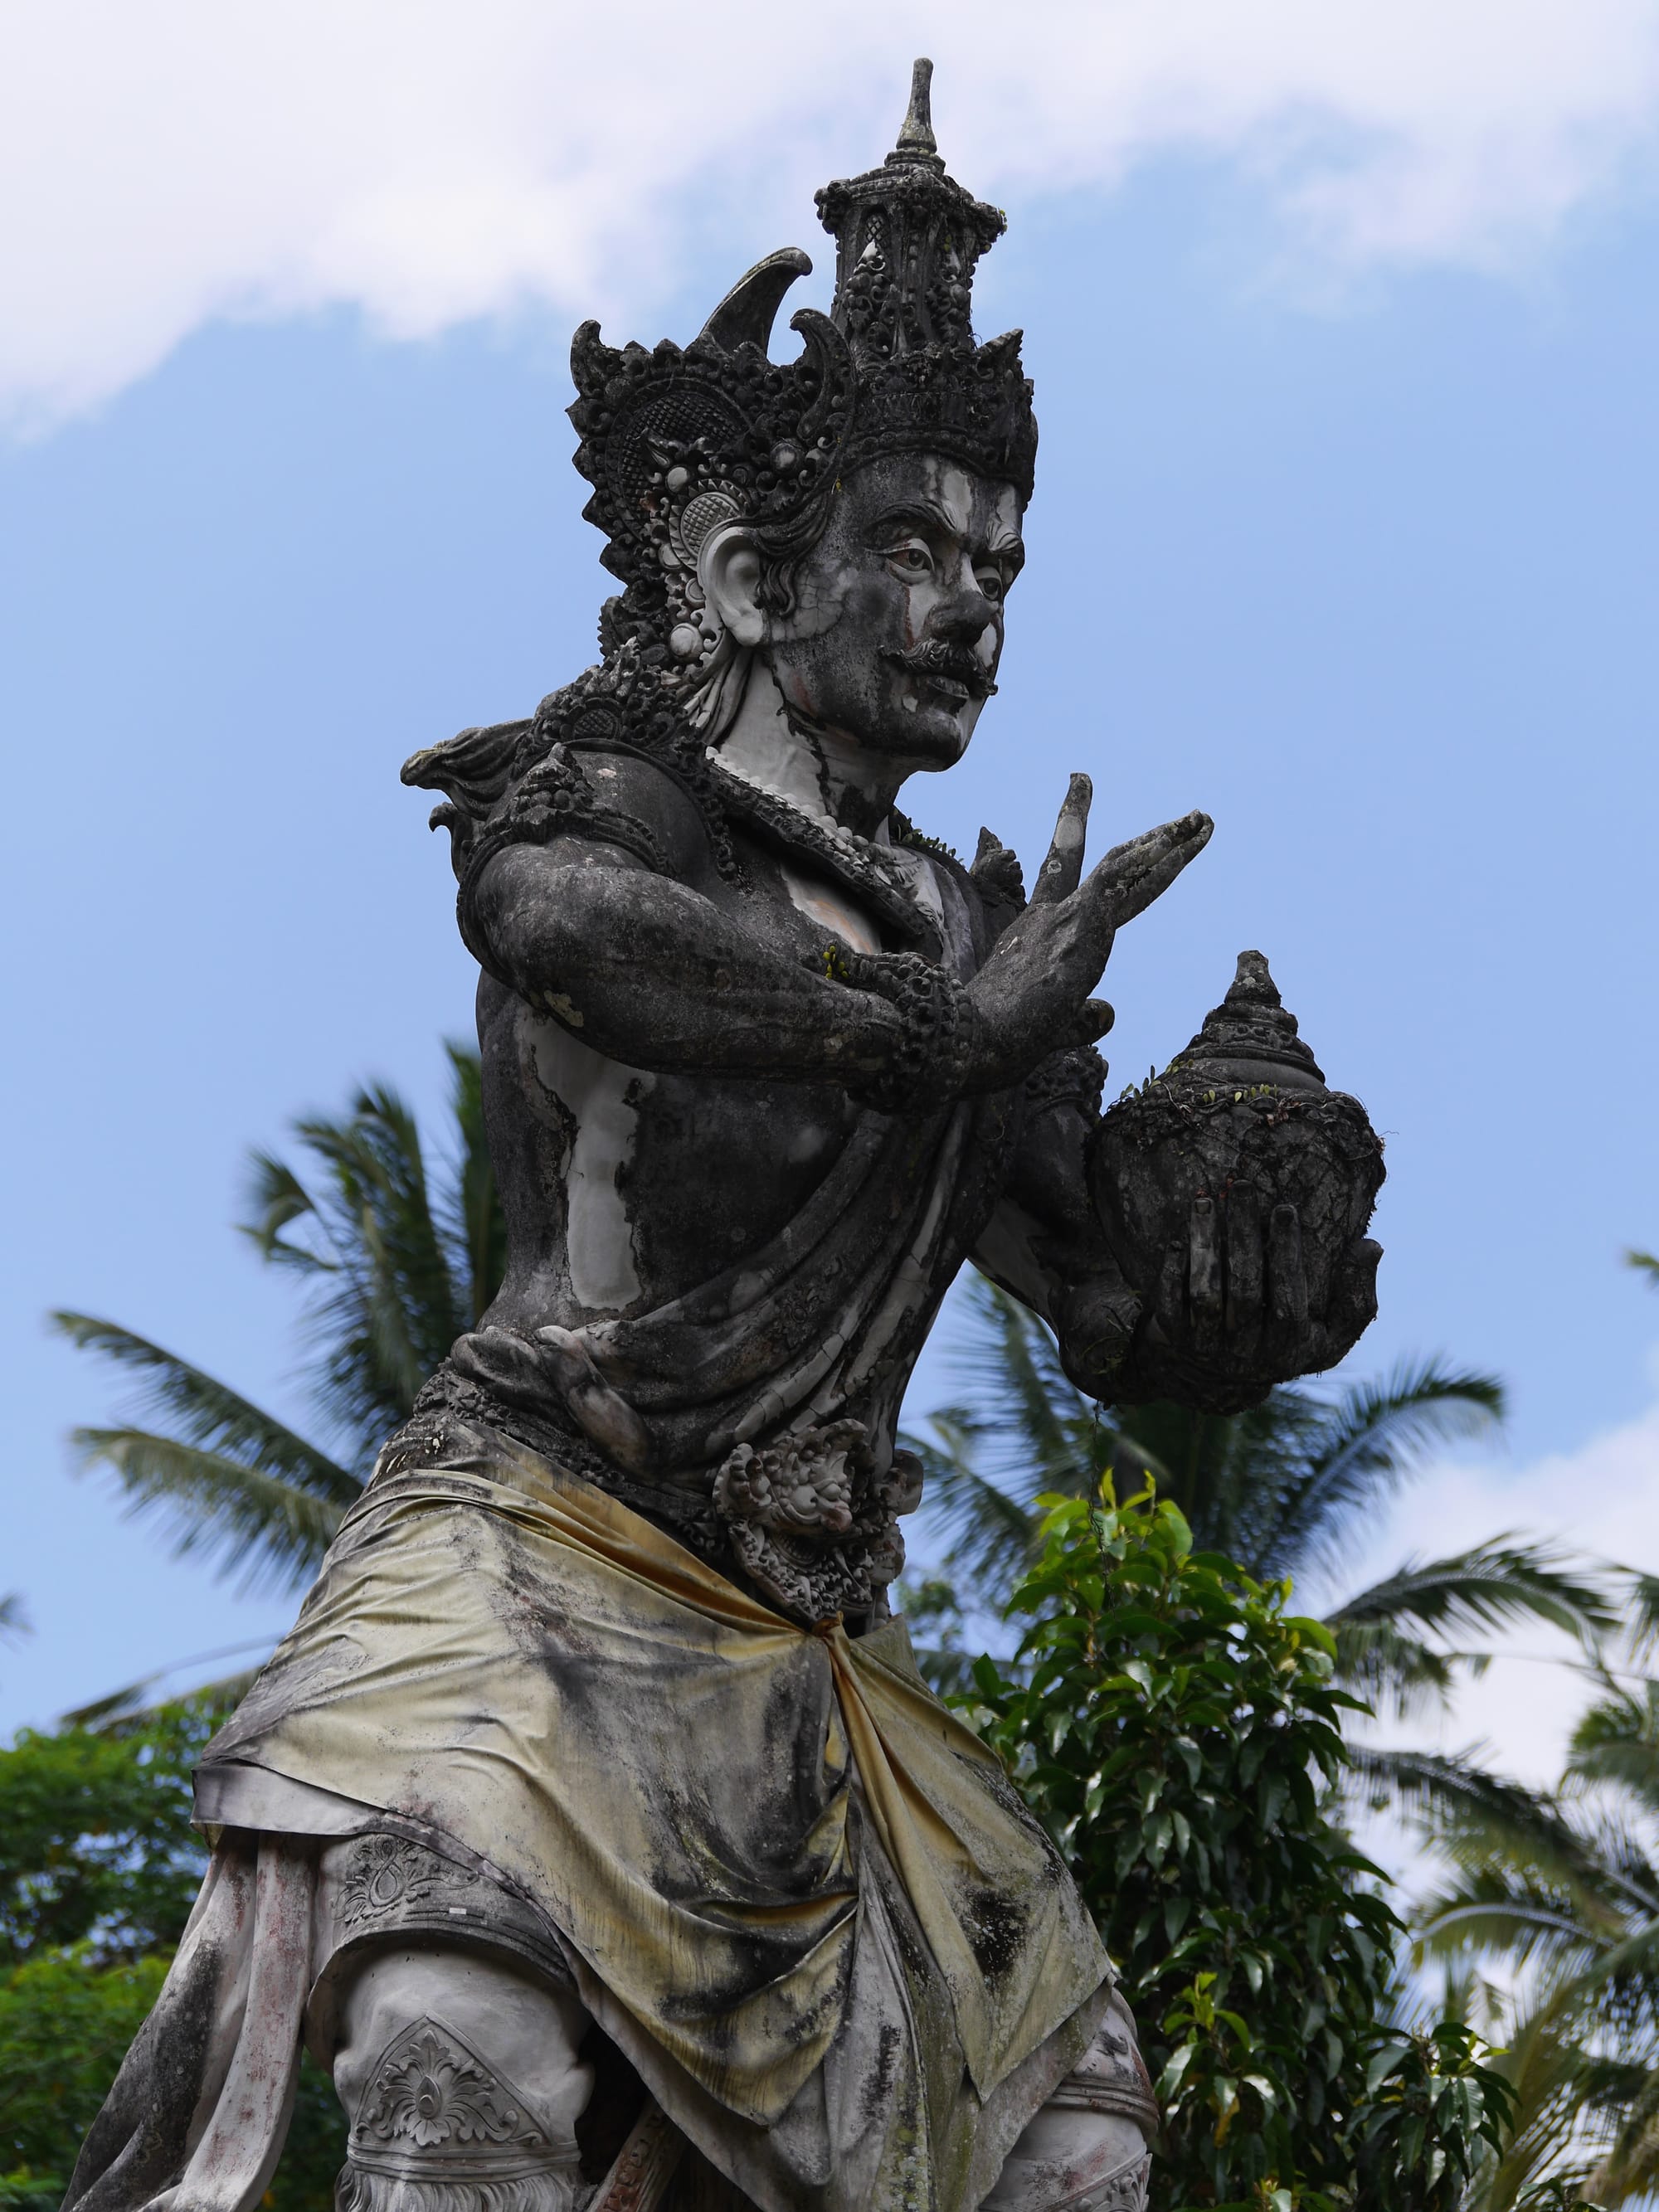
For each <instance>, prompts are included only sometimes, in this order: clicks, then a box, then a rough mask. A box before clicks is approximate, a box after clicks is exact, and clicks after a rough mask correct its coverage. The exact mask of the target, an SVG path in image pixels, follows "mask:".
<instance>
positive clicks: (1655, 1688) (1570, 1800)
mask: <svg viewBox="0 0 1659 2212" xmlns="http://www.w3.org/2000/svg"><path fill="white" fill-rule="evenodd" d="M1632 1580H1633V1581H1634V1583H1635V1584H1636V1587H1635V1589H1634V1590H1633V1593H1632V1605H1631V1614H1632V1628H1631V1630H1630V1632H1629V1644H1630V1651H1629V1656H1632V1657H1640V1656H1643V1651H1644V1645H1650V1644H1651V1642H1652V1638H1653V1630H1654V1626H1655V1623H1656V1620H1659V1595H1656V1586H1655V1585H1654V1584H1653V1583H1650V1582H1649V1581H1647V1580H1646V1579H1645V1578H1641V1577H1633V1578H1632ZM1429 1833H1430V1835H1431V1838H1432V1840H1433V1842H1434V1843H1435V1844H1436V1846H1437V1848H1438V1850H1440V1851H1441V1852H1442V1853H1443V1855H1444V1857H1446V1858H1447V1859H1448V1860H1449V1862H1450V1866H1451V1875H1450V1879H1449V1881H1448V1882H1447V1883H1446V1885H1445V1886H1444V1887H1443V1888H1442V1890H1441V1891H1440V1893H1438V1894H1437V1895H1436V1896H1434V1897H1432V1898H1431V1899H1428V1900H1427V1901H1426V1903H1425V1905H1424V1906H1423V1908H1422V1922H1421V1933H1420V1936H1419V1949H1420V1952H1421V1954H1422V1956H1423V1957H1424V1958H1425V1960H1434V1961H1438V1962H1439V1963H1440V1964H1441V1965H1442V1966H1444V1967H1446V1968H1447V1969H1448V1971H1449V1972H1450V1973H1451V1974H1452V1975H1453V1977H1454V1978H1460V1979H1461V1980H1462V1981H1463V1982H1464V1984H1467V1985H1473V1984H1474V1982H1475V1980H1476V1978H1477V1972H1478V1969H1479V1968H1480V1967H1481V1966H1489V1965H1491V1964H1492V1962H1496V1964H1497V1966H1498V1968H1499V1970H1500V1972H1499V1976H1498V1979H1497V1980H1495V1981H1492V1982H1489V1983H1486V1984H1484V1985H1483V1986H1482V1988H1481V1991H1480V1994H1481V1995H1482V1996H1483V1997H1484V2000H1485V2005H1486V2013H1487V2015H1488V2027H1489V2031H1490V2032H1491V2033H1493V2034H1494V2035H1496V2036H1498V2037H1499V2038H1501V2039H1502V2040H1503V2041H1504V2043H1505V2045H1507V2051H1506V2055H1505V2057H1504V2061H1503V2063H1504V2068H1505V2070H1506V2071H1507V2072H1508V2073H1509V2074H1510V2079H1511V2080H1512V2081H1513V2082H1514V2085H1515V2087H1516V2090H1517V2092H1518V2093H1519V2096H1520V2110H1519V2112H1518V2114H1517V2125H1516V2131H1515V2134H1514V2136H1513V2138H1512V2140H1511V2142H1510V2145H1509V2147H1508V2149H1507V2150H1506V2152H1505V2154H1504V2157H1503V2158H1502V2159H1501V2160H1498V2161H1496V2162H1495V2164H1494V2165H1493V2166H1492V2168H1491V2170H1490V2171H1489V2172H1487V2174H1486V2176H1484V2177H1483V2186H1482V2191H1481V2194H1480V2212H1510V2208H1512V2207H1516V2206H1521V2205H1524V2204H1525V2203H1528V2191H1536V2190H1538V2189H1539V2188H1541V2187H1542V2186H1546V2185H1556V2184H1559V2183H1560V2182H1563V2181H1566V2182H1571V2183H1573V2184H1576V2185H1578V2186H1581V2187H1582V2188H1583V2190H1584V2191H1586V2193H1588V2194H1589V2195H1590V2196H1592V2197H1595V2199H1596V2200H1597V2202H1598V2203H1602V2204H1605V2205H1607V2206H1616V2205H1621V2204H1630V2203H1638V2202H1639V2203H1650V2202H1651V2200H1652V2198H1653V2197H1654V2195H1655V2194H1656V2192H1659V1681H1655V1680H1652V1679H1651V1678H1650V1677H1649V1676H1647V1675H1645V1674H1639V1673H1637V1672H1634V1671H1632V1672H1630V1673H1628V1674H1627V1673H1626V1671H1625V1670H1623V1669H1619V1670H1616V1671H1615V1670H1614V1669H1613V1668H1612V1667H1611V1666H1610V1665H1607V1664H1604V1665H1603V1668H1602V1669H1601V1696H1600V1697H1599V1699H1597V1700H1596V1701H1595V1703H1593V1704H1592V1705H1591V1706H1590V1707H1589V1711H1587V1712H1586V1713H1585V1714H1584V1716H1583V1718H1582V1720H1581V1721H1580V1723H1579V1724H1578V1727H1577V1729H1576V1731H1575V1733H1574V1735H1573V1738H1572V1741H1571V1747H1570V1749H1569V1753H1568V1759H1567V1766H1566V1771H1565V1776H1564V1778H1563V1780H1562V1784H1561V1787H1560V1789H1559V1791H1557V1792H1556V1793H1554V1794H1553V1795H1551V1796H1538V1795H1535V1794H1534V1793H1530V1792H1526V1791H1521V1790H1508V1789H1506V1790H1503V1791H1502V1793H1501V1794H1499V1795H1498V1796H1494V1797H1493V1798H1492V1800H1490V1801H1489V1802H1476V1801H1475V1800H1474V1799H1471V1800H1470V1801H1469V1802H1467V1803H1466V1804H1465V1805H1464V1806H1463V1807H1462V1810H1461V1813H1455V1812H1454V1811H1453V1810H1452V1809H1451V1808H1450V1807H1449V1805H1448V1803H1447V1802H1445V1800H1444V1799H1443V1798H1438V1799H1437V1801H1436V1803H1435V1805H1434V1808H1433V1816H1432V1819H1431V1822H1430V1823H1429Z"/></svg>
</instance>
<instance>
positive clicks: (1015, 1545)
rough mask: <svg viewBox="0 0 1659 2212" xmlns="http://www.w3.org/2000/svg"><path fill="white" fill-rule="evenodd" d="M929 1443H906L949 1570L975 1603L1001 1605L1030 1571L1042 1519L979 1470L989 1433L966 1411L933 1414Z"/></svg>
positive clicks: (925, 1438) (924, 1438)
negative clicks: (914, 1459) (918, 1464)
mask: <svg viewBox="0 0 1659 2212" xmlns="http://www.w3.org/2000/svg"><path fill="white" fill-rule="evenodd" d="M927 1428H928V1431H930V1433H929V1434H927V1435H916V1436H912V1435H906V1436H904V1437H902V1438H901V1442H902V1443H904V1444H905V1445H906V1446H907V1447H908V1449H910V1450H911V1451H914V1452H915V1455H916V1456H917V1457H918V1458H919V1459H920V1460H921V1466H922V1479H923V1487H922V1504H923V1510H924V1511H925V1512H926V1514H927V1521H928V1524H929V1526H930V1528H931V1529H932V1530H933V1532H934V1533H936V1534H938V1535H939V1537H940V1538H941V1539H942V1541H943V1543H944V1546H945V1555H944V1556H945V1566H946V1568H947V1570H948V1571H949V1573H950V1574H951V1576H952V1577H955V1578H956V1579H957V1581H958V1582H961V1583H966V1584H969V1585H971V1588H972V1595H973V1600H974V1601H975V1603H976V1604H979V1605H985V1606H995V1605H1000V1603H1001V1602H1002V1601H1004V1600H1005V1599H1006V1596H1007V1595H1008V1593H1009V1592H1010V1591H1011V1590H1012V1588H1013V1586H1014V1583H1016V1582H1017V1581H1018V1578H1019V1576H1020V1573H1021V1571H1023V1569H1024V1567H1025V1565H1026V1564H1027V1562H1028V1559H1029V1558H1030V1550H1031V1546H1032V1543H1033V1541H1034V1540H1035V1537H1036V1525H1037V1516H1036V1514H1035V1513H1034V1512H1032V1511H1031V1510H1030V1509H1028V1508H1027V1507H1026V1506H1024V1505H1023V1504H1021V1503H1020V1502H1019V1500H1018V1498H1015V1497H1014V1496H1013V1495H1012V1492H1010V1491H1008V1490H1006V1489H1004V1488H1003V1487H1002V1486H1001V1485H1000V1484H999V1483H995V1482H992V1481H991V1480H988V1478H987V1476H985V1475H983V1474H981V1472H980V1470H979V1468H978V1467H977V1465H976V1464H975V1459H976V1455H977V1452H978V1449H979V1445H980V1442H981V1437H982V1435H983V1425H982V1424H981V1422H980V1421H979V1420H978V1419H976V1418H975V1416H974V1415H973V1414H971V1413H968V1412H967V1411H966V1410H965V1408H963V1407H942V1408H941V1409H940V1410H939V1412H938V1413H931V1414H929V1416H928V1418H927Z"/></svg>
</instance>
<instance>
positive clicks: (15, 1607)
mask: <svg viewBox="0 0 1659 2212" xmlns="http://www.w3.org/2000/svg"><path fill="white" fill-rule="evenodd" d="M30 1635H33V1627H32V1626H31V1624H30V1621H29V1617H28V1615H27V1613H26V1612H25V1611H24V1610H23V1601H22V1599H21V1597H20V1596H19V1595H17V1593H16V1591H15V1590H13V1591H11V1592H10V1593H9V1595H7V1596H5V1597H0V1636H5V1637H11V1638H17V1637H20V1636H30Z"/></svg>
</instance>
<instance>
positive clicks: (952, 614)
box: [927, 589, 996, 645]
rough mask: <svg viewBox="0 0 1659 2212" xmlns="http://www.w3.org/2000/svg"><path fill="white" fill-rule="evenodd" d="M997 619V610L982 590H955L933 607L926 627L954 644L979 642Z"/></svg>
mask: <svg viewBox="0 0 1659 2212" xmlns="http://www.w3.org/2000/svg"><path fill="white" fill-rule="evenodd" d="M995 620H996V609H995V608H994V606H993V605H991V602H990V601H989V600H988V599H987V598H986V596H985V594H984V592H981V591H978V590H974V591H968V590H965V589H964V590H963V591H959V592H952V593H951V597H950V598H949V599H944V600H941V601H940V603H939V605H938V606H936V607H935V608H934V609H933V614H932V616H931V617H930V618H929V621H928V624H927V627H928V628H929V629H931V630H932V631H933V634H934V635H935V636H936V637H941V638H944V639H946V640H947V641H949V642H950V643H951V644H952V645H977V644H978V643H979V641H980V640H981V638H982V637H983V636H984V635H985V633H986V631H987V629H990V627H991V625H992V623H994V621H995Z"/></svg>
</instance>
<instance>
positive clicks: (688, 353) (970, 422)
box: [570, 61, 1036, 664]
mask: <svg viewBox="0 0 1659 2212" xmlns="http://www.w3.org/2000/svg"><path fill="white" fill-rule="evenodd" d="M932 75H933V64H932V63H931V62H928V61H919V62H918V63H917V64H916V65H915V72H914V75H913V77H912V82H911V91H910V106H909V111H908V113H907V115H906V117H905V119H904V125H903V128H902V130H901V131H900V132H899V137H898V143H897V144H896V146H895V148H894V149H893V151H892V152H891V153H890V155H888V156H887V159H886V161H884V163H883V165H882V167H880V168H878V169H872V170H870V171H868V172H867V173H866V174H865V175H863V176H860V177H852V178H848V179H844V180H842V182H840V183H836V184H831V185H825V187H824V188H823V191H821V192H819V194H818V195H817V207H818V213H819V216H821V218H822V220H823V227H824V228H825V229H826V230H827V231H829V233H830V234H831V235H832V236H833V237H834V238H835V240H836V291H835V298H834V301H833V302H832V304H831V307H830V311H829V314H828V315H827V316H825V315H821V314H819V313H816V312H815V311H814V310H813V309H811V308H803V309H802V310H801V311H800V312H799V313H798V314H796V315H794V316H793V317H792V318H791V321H790V328H791V329H792V330H793V331H798V332H799V334H800V337H802V339H803V341H804V347H803V350H802V352H801V354H800V356H799V359H798V360H796V361H793V362H787V363H785V364H782V365H780V364H779V363H777V362H772V361H770V360H769V359H768V357H767V352H766V347H767V341H768V339H769V336H770V333H771V329H772V325H773V321H774V319H775V316H776V314H777V311H778V307H779V305H780V304H781V301H782V299H783V296H784V294H785V293H786V292H787V290H788V289H789V287H790V286H791V285H792V284H793V283H794V281H795V279H796V278H797V277H798V276H805V274H806V273H807V272H808V271H809V270H810V269H811V265H812V264H811V262H810V261H809V260H808V258H807V257H806V255H805V253H803V252H800V251H799V248H797V247H793V246H788V247H785V248H784V249H783V250H782V251H781V252H777V253H773V254H769V255H768V257H767V258H766V259H765V260H764V261H762V262H759V263H757V265H756V266H755V267H754V268H753V269H751V270H750V271H749V273H748V275H747V276H744V277H743V278H742V280H741V281H740V282H739V283H738V284H737V285H736V286H735V287H734V288H733V289H732V291H731V292H729V293H728V294H727V295H726V298H725V299H724V300H722V301H721V302H720V306H719V307H716V308H715V310H714V313H713V314H712V315H711V316H710V317H709V319H708V322H707V323H706V324H705V325H703V328H702V331H701V332H700V333H699V334H698V336H697V337H696V338H694V339H693V340H692V342H691V343H690V345H689V346H685V347H680V346H677V345H674V344H672V343H670V342H669V341H668V340H666V339H665V340H664V342H663V343H661V344H660V345H658V346H657V347H655V348H654V349H651V350H649V351H647V349H646V348H645V347H643V346H641V345H632V344H630V345H627V346H624V347H623V348H622V349H621V350H620V351H618V350H617V349H616V348H614V347H611V346H608V345H606V344H605V343H604V342H603V341H602V340H601V338H600V337H599V325H598V324H597V323H593V322H588V323H584V324H583V325H582V326H581V328H580V330H579V331H577V333H576V337H575V343H574V345H573V347H572V349H571V373H572V375H573V377H574V381H575V385H576V390H577V393H578V397H577V399H576V402H575V404H574V406H573V407H572V408H571V410H570V419H571V421H572V422H574V424H575V426H576V428H577V430H578V431H579V432H580V439H581V442H580V446H579V447H578V448H577V451H576V457H575V459H576V466H577V468H578V469H580V471H581V473H582V475H583V476H585V477H586V478H587V480H588V482H589V483H591V484H592V487H593V495H592V498H591V499H590V500H589V501H588V502H587V505H586V507H585V508H584V510H583V512H584V513H585V514H586V518H587V520H589V521H590V522H592V523H594V524H596V525H597V526H599V529H600V530H602V531H603V532H605V537H606V538H607V539H608V541H609V543H608V544H607V545H606V547H605V552H604V554H603V555H602V556H601V557H602V559H603V560H604V562H605V566H606V567H607V568H609V569H610V570H611V574H613V575H615V576H617V577H619V578H621V580H623V583H624V584H625V585H626V586H627V590H626V592H624V594H623V597H622V598H621V599H612V600H611V601H610V602H608V604H607V606H606V609H605V616H604V617H603V620H602V623H601V630H600V635H601V640H602V641H603V643H604V644H605V647H606V650H607V653H609V652H611V651H614V650H615V649H617V648H618V647H621V646H623V644H625V643H627V642H629V641H634V642H635V644H636V645H637V646H638V647H640V648H641V650H642V651H643V652H644V653H646V656H647V658H648V659H654V658H656V657H657V655H658V654H660V653H663V652H664V649H665V648H666V655H667V658H668V659H669V661H670V663H671V664H672V663H673V662H676V661H678V662H679V663H682V664H684V663H690V662H696V660H697V659H700V658H701V657H702V655H703V654H705V653H706V652H707V650H708V643H709V636H708V629H707V627H706V623H705V620H704V618H703V617H702V616H701V613H700V610H701V606H702V593H701V592H700V590H699V589H698V587H697V585H696V563H697V553H698V549H699V548H700V547H701V545H702V542H703V540H704V539H705V538H707V537H708V533H709V532H710V531H712V530H714V528H716V527H717V526H720V524H722V523H725V522H729V521H736V520H742V521H744V522H745V523H748V524H750V526H753V527H754V528H755V529H756V531H757V533H758V534H759V536H760V538H761V541H762V544H763V549H764V550H765V551H766V553H767V554H768V555H769V556H770V558H771V559H772V560H773V561H774V562H779V563H784V562H787V561H789V560H790V559H791V558H792V557H793V556H796V555H799V553H801V552H804V551H805V550H806V549H807V548H808V547H809V546H810V545H811V544H812V543H813V541H814V540H815V539H816V538H817V536H818V534H819V533H820V532H821V531H822V529H823V524H824V520H825V517H826V515H827V513H828V510H829V501H830V499H831V497H832V496H833V495H834V491H835V488H836V484H837V483H838V482H839V481H840V480H841V478H842V477H843V476H845V475H846V474H847V473H848V471H850V470H852V469H854V468H856V467H857V466H858V465H860V463H861V462H864V461H866V460H870V459H874V458H875V457H876V456H877V455H878V454H882V453H895V452H901V451H914V450H916V449H919V448H925V449H927V450H928V451H930V452H935V453H947V454H950V455H951V456H952V457H953V458H954V459H958V460H961V461H963V462H965V463H967V464H968V465H969V466H970V467H972V468H974V469H975V470H978V471H981V472H982V473H983V474H986V475H987V476H993V477H1000V478H1001V479H1004V480H1006V481H1007V482H1010V483H1012V484H1014V486H1015V487H1016V489H1018V492H1019V495H1020V497H1021V499H1022V501H1024V500H1027V499H1029V498H1030V493H1031V482H1032V473H1033V468H1034V465H1035V462H1036V419H1035V417H1034V416H1033V415H1032V412H1031V386H1030V383H1029V382H1028V381H1027V380H1026V378H1025V374H1024V370H1023V368H1021V365H1020V359H1019V340H1020V334H1019V332H1018V331H1011V332H1010V333H1009V334H1008V335H1007V336H1006V337H1000V338H994V339H992V340H991V341H990V343H988V344H986V345H982V346H980V345H975V342H974V334H973V331H972V328H971V326H970V323H969V309H970V305H971V290H972V285H973V276H974V268H975V264H976V262H977V261H978V259H979V257H980V255H981V253H983V252H985V251H986V249H987V247H988V246H992V245H994V243H995V241H996V240H997V239H998V238H999V237H1000V235H1001V234H1002V231H1003V229H1004V228H1005V219H1004V217H1003V216H1002V214H1001V212H1000V210H998V209H996V208H993V207H987V206H986V205H985V204H983V202H981V201H979V200H976V199H975V198H974V197H972V195H971V194H970V193H969V192H967V191H963V188H962V186H961V185H958V184H957V183H956V182H955V181H954V180H953V179H951V178H950V177H949V176H947V175H946V173H945V164H944V162H943V161H941V160H940V158H939V151H938V149H937V147H936V145H935V143H934V139H933V128H932V124H931V121H930V118H929V86H930V82H931V79H932Z"/></svg>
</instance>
